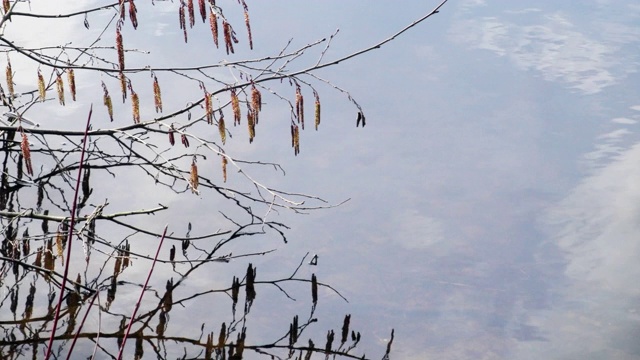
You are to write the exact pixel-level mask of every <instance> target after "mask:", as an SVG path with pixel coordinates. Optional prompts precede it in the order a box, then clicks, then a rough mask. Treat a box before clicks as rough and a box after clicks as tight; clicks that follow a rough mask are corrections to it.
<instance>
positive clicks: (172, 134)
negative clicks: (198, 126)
mask: <svg viewBox="0 0 640 360" xmlns="http://www.w3.org/2000/svg"><path fill="white" fill-rule="evenodd" d="M175 132H176V130H175V129H174V128H173V125H171V127H170V128H169V144H171V146H173V145H175V144H176V137H175Z"/></svg>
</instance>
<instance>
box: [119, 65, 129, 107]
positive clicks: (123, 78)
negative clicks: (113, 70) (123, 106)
mask: <svg viewBox="0 0 640 360" xmlns="http://www.w3.org/2000/svg"><path fill="white" fill-rule="evenodd" d="M118 80H120V92H122V102H123V103H124V102H125V100H127V77H126V76H124V73H123V72H120V73H119V74H118Z"/></svg>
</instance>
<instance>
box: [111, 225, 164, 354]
mask: <svg viewBox="0 0 640 360" xmlns="http://www.w3.org/2000/svg"><path fill="white" fill-rule="evenodd" d="M168 227H169V225H165V227H164V231H163V232H162V237H160V243H159V244H158V250H156V256H154V257H153V262H152V263H151V269H149V273H148V274H147V280H145V282H144V286H143V287H142V290H141V291H140V297H139V298H138V302H136V306H135V307H134V308H133V314H131V320H129V326H127V331H126V332H125V334H124V339H122V346H120V351H118V356H117V357H116V359H117V360H120V359H122V352H123V351H124V346H125V344H126V343H127V337H128V336H129V332H130V331H131V326H133V320H134V319H135V318H136V313H137V312H138V309H139V308H140V303H142V297H143V296H144V290H145V289H146V288H147V286H148V285H149V280H150V279H151V273H153V268H154V267H155V266H156V261H157V260H158V256H159V255H160V248H161V247H162V242H163V241H164V237H165V236H166V235H167V228H168Z"/></svg>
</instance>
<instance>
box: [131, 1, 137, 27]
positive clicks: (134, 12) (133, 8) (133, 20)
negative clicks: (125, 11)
mask: <svg viewBox="0 0 640 360" xmlns="http://www.w3.org/2000/svg"><path fill="white" fill-rule="evenodd" d="M129 19H131V25H133V28H134V29H137V28H138V9H137V8H136V4H135V3H134V2H133V0H129Z"/></svg>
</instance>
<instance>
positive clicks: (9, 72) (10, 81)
mask: <svg viewBox="0 0 640 360" xmlns="http://www.w3.org/2000/svg"><path fill="white" fill-rule="evenodd" d="M5 73H6V75H7V89H8V90H9V96H10V97H11V98H13V95H14V93H15V90H14V88H13V70H12V69H11V61H9V56H7V70H6V71H5Z"/></svg>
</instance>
